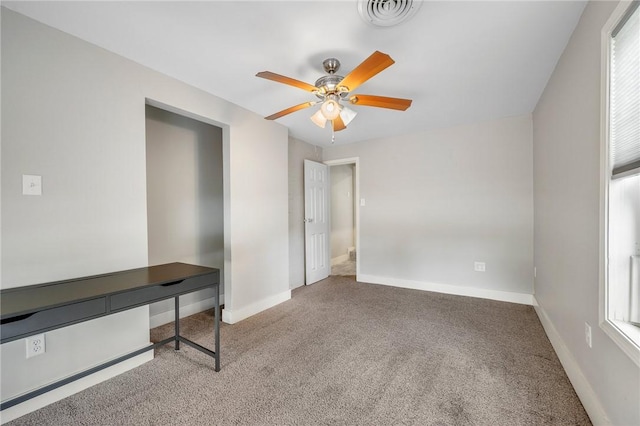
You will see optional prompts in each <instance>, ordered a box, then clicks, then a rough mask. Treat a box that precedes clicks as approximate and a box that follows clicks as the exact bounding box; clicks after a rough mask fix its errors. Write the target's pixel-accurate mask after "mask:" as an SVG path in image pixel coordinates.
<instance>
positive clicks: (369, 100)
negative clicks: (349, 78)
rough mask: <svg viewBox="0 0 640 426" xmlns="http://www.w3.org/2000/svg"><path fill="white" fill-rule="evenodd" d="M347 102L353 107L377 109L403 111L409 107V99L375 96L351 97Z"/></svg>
mask: <svg viewBox="0 0 640 426" xmlns="http://www.w3.org/2000/svg"><path fill="white" fill-rule="evenodd" d="M349 102H351V103H352V104H354V105H362V106H372V107H378V108H389V109H397V110H400V111H405V110H406V109H407V108H409V107H410V106H411V102H412V101H411V99H401V98H387V97H385V96H375V95H353V96H351V97H350V98H349Z"/></svg>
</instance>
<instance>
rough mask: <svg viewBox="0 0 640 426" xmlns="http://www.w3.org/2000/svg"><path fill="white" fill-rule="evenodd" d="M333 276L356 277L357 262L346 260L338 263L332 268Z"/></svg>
mask: <svg viewBox="0 0 640 426" xmlns="http://www.w3.org/2000/svg"><path fill="white" fill-rule="evenodd" d="M331 275H345V276H351V275H353V276H355V275H356V261H355V260H346V261H344V262H341V263H337V264H335V265H333V266H332V267H331Z"/></svg>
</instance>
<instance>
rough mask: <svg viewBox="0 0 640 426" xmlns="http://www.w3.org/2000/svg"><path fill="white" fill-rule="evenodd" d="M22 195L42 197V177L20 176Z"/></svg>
mask: <svg viewBox="0 0 640 426" xmlns="http://www.w3.org/2000/svg"><path fill="white" fill-rule="evenodd" d="M22 195H42V176H36V175H22Z"/></svg>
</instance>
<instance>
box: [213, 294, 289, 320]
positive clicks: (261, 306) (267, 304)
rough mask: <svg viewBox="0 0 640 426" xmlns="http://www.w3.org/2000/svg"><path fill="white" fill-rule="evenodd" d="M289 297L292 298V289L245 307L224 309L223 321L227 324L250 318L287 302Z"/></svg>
mask: <svg viewBox="0 0 640 426" xmlns="http://www.w3.org/2000/svg"><path fill="white" fill-rule="evenodd" d="M289 299H291V290H287V291H283V292H282V293H278V294H274V295H273V296H269V297H267V298H265V299H262V300H259V301H257V302H255V303H252V304H250V305H249V306H245V307H244V308H240V309H234V310H233V311H231V310H229V309H223V310H222V321H223V322H225V323H227V324H235V323H237V322H240V321H242V320H243V319H246V318H249V317H250V316H252V315H255V314H257V313H260V312H262V311H264V310H267V309H269V308H272V307H274V306H276V305H279V304H280V303H282V302H286V301H287V300H289Z"/></svg>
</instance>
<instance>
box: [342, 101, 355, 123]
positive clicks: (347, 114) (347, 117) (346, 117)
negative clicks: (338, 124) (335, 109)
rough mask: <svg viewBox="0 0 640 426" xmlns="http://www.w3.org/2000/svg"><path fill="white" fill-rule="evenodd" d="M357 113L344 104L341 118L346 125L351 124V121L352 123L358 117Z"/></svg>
mask: <svg viewBox="0 0 640 426" xmlns="http://www.w3.org/2000/svg"><path fill="white" fill-rule="evenodd" d="M356 115H358V113H357V112H355V111H354V110H352V109H350V108H347V107H345V106H343V107H342V110H341V111H340V118H341V119H342V122H343V123H344V125H345V126H347V125H349V123H351V121H352V120H353V119H354V118H356Z"/></svg>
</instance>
